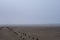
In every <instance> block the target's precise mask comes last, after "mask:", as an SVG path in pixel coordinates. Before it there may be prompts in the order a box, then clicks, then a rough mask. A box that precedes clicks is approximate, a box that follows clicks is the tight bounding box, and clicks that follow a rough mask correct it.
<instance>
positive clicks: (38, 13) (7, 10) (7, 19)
mask: <svg viewBox="0 0 60 40" xmlns="http://www.w3.org/2000/svg"><path fill="white" fill-rule="evenodd" d="M0 24H60V0H0Z"/></svg>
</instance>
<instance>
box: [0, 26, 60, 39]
mask: <svg viewBox="0 0 60 40" xmlns="http://www.w3.org/2000/svg"><path fill="white" fill-rule="evenodd" d="M0 40H60V27H51V28H41V27H40V28H34V27H33V28H31V27H30V28H27V27H0Z"/></svg>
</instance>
